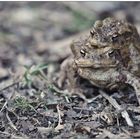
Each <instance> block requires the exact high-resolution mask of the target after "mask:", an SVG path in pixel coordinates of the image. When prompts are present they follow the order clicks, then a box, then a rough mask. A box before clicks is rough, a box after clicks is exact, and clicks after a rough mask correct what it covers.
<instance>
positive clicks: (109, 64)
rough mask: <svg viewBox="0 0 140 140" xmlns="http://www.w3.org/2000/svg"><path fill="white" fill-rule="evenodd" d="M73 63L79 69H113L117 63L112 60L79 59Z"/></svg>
mask: <svg viewBox="0 0 140 140" xmlns="http://www.w3.org/2000/svg"><path fill="white" fill-rule="evenodd" d="M75 63H76V65H77V66H78V67H81V68H113V67H116V66H117V65H118V61H114V60H112V59H107V60H105V59H104V60H100V61H94V60H90V59H83V58H80V59H76V60H75Z"/></svg>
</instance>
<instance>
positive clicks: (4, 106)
mask: <svg viewBox="0 0 140 140" xmlns="http://www.w3.org/2000/svg"><path fill="white" fill-rule="evenodd" d="M6 105H7V101H5V103H4V105H3V107H2V108H1V110H0V112H2V111H3V109H4V107H5V106H6Z"/></svg>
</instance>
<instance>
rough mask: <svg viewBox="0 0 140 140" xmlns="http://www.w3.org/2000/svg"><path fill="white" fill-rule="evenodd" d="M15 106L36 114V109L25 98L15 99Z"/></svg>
mask: <svg viewBox="0 0 140 140" xmlns="http://www.w3.org/2000/svg"><path fill="white" fill-rule="evenodd" d="M14 106H15V107H17V108H20V109H32V110H34V111H35V112H36V110H35V109H34V107H33V106H32V105H31V104H30V103H29V102H28V101H27V100H26V99H25V98H24V97H21V96H20V97H17V98H15V99H14Z"/></svg>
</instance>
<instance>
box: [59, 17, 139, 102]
mask: <svg viewBox="0 0 140 140" xmlns="http://www.w3.org/2000/svg"><path fill="white" fill-rule="evenodd" d="M71 51H72V54H73V56H72V57H71V58H69V59H67V60H65V61H64V62H63V63H62V66H61V71H62V72H61V74H60V78H59V80H58V85H59V86H60V87H62V84H63V82H64V79H65V78H66V77H67V79H68V82H69V84H70V85H71V88H73V89H74V88H76V82H77V77H78V76H80V77H82V78H84V79H87V80H88V81H89V82H90V83H91V84H92V85H95V86H97V87H99V88H107V89H113V88H114V87H117V88H119V87H120V86H121V85H126V84H129V85H131V86H132V87H133V88H134V90H135V93H136V96H137V99H138V102H139V104H140V37H139V34H138V32H137V29H136V27H135V26H134V25H132V24H130V23H128V22H127V21H122V20H117V19H115V18H106V19H104V20H102V21H100V20H99V21H96V22H95V24H94V26H93V28H92V30H91V31H90V33H89V35H88V36H87V37H85V38H84V39H79V40H77V41H74V42H73V43H72V44H71Z"/></svg>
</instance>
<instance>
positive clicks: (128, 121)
mask: <svg viewBox="0 0 140 140" xmlns="http://www.w3.org/2000/svg"><path fill="white" fill-rule="evenodd" d="M99 92H100V94H101V95H102V96H103V97H104V98H106V99H107V100H108V101H109V102H110V103H111V104H112V105H113V106H114V107H115V108H116V109H117V110H118V111H121V110H122V108H121V106H120V105H119V104H118V103H117V102H116V100H115V99H113V98H112V97H110V96H108V95H107V94H106V93H105V92H103V91H102V90H99ZM121 115H122V117H123V118H124V119H125V120H126V122H127V124H128V125H129V126H131V127H133V126H134V124H133V122H132V121H131V119H130V117H129V114H128V113H127V111H126V110H123V111H121Z"/></svg>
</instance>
